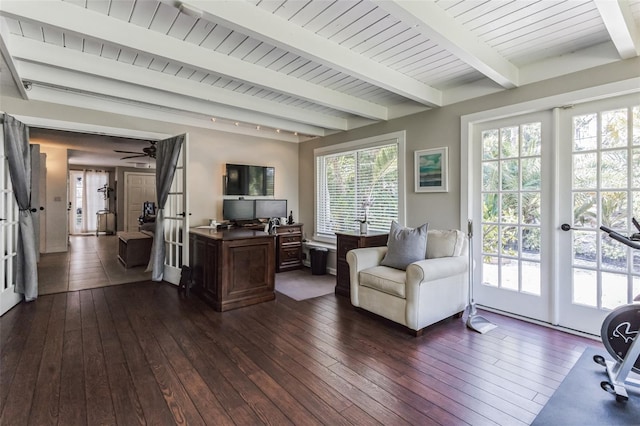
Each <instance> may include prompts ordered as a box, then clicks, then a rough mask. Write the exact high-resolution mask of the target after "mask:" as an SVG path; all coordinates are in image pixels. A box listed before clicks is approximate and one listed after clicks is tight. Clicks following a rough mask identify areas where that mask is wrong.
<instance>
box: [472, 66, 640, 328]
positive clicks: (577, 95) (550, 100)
mask: <svg viewBox="0 0 640 426" xmlns="http://www.w3.org/2000/svg"><path fill="white" fill-rule="evenodd" d="M638 92H640V77H635V78H631V79H628V80H623V81H618V82H614V83H608V84H604V85H601V86H596V87H590V88H587V89H580V90H576V91H573V92H567V93H561V94H558V95H553V96H549V97H546V98H540V99H535V100H532V101H527V102H523V103H519V104H514V105H506V106H502V107H499V108H495V109H490V110H486V111H480V112H477V113H472V114H468V115H463V116H461V118H460V182H461V183H462V184H461V188H460V223H461V224H466V223H467V220H468V219H472V218H473V217H474V211H473V195H474V194H473V188H474V182H475V180H476V179H477V177H478V176H480V174H479V173H480V171H479V170H478V167H477V164H475V163H474V161H473V160H474V158H473V155H472V151H471V149H472V147H473V128H474V125H476V124H479V123H484V122H487V121H493V120H497V119H501V118H507V117H513V116H518V115H522V114H526V113H530V112H535V111H545V110H550V111H553V115H554V122H553V123H552V126H553V127H552V132H553V135H554V138H555V140H556V143H557V141H558V139H559V134H558V126H557V122H558V121H557V119H558V108H559V107H562V106H565V105H571V104H575V103H580V102H587V101H592V100H596V99H606V98H610V97H614V96H619V95H624V94H631V93H638ZM555 161H557V159H554V165H555V167H556V168H557V167H558V165H557V164H556V163H555ZM556 192H557V191H556ZM554 203H555V208H554V210H553V212H552V214H551V216H552V217H551V220H552V221H553V225H552V227H557V228H558V229H559V227H560V225H561V223H562V222H561V221H560V219H559V213H558V210H557V205H558V204H557V199H554ZM558 238H559V236H558V232H554V233H552V235H551V241H550V246H549V247H550V249H551V250H554V251H555V252H557V251H558ZM474 253H476V257H477V256H479V255H480V251H479V250H475V251H474ZM476 263H478V260H477V259H476ZM560 268H562V266H561V265H554V266H553V267H552V269H551V270H550V271H549V274H550V276H551V277H552V279H553V281H552V282H551V283H550V288H549V291H550V293H549V303H550V320H549V323H550V324H552V325H558V323H559V312H558V306H559V281H560V278H559V276H560V274H559V271H558V269H560ZM474 278H475V277H474ZM475 281H476V282H474V286H478V285H479V283H478V282H477V280H475ZM475 288H476V287H474V289H475Z"/></svg>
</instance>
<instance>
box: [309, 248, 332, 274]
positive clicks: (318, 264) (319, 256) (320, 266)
mask: <svg viewBox="0 0 640 426" xmlns="http://www.w3.org/2000/svg"><path fill="white" fill-rule="evenodd" d="M328 252H329V250H327V249H326V248H312V249H309V257H310V258H311V275H324V274H326V273H327V253H328Z"/></svg>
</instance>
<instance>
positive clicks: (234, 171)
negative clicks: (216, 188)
mask: <svg viewBox="0 0 640 426" xmlns="http://www.w3.org/2000/svg"><path fill="white" fill-rule="evenodd" d="M226 173H227V174H226V176H225V195H249V196H261V195H273V194H274V177H275V168H274V167H268V166H249V165H244V164H227V165H226Z"/></svg>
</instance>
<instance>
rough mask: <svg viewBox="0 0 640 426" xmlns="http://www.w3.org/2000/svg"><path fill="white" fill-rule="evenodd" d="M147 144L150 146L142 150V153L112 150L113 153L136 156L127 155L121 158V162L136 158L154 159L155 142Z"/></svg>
mask: <svg viewBox="0 0 640 426" xmlns="http://www.w3.org/2000/svg"><path fill="white" fill-rule="evenodd" d="M149 143H150V144H151V145H150V146H148V147H145V148H142V152H134V151H120V150H117V149H114V152H119V153H122V154H136V155H129V156H126V157H122V158H121V160H126V159H129V158H138V157H150V158H156V141H149Z"/></svg>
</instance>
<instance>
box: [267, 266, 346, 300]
mask: <svg viewBox="0 0 640 426" xmlns="http://www.w3.org/2000/svg"><path fill="white" fill-rule="evenodd" d="M335 288H336V277H335V276H333V275H329V274H327V275H312V274H311V270H310V269H309V268H302V269H296V270H293V271H287V272H280V273H277V274H276V291H277V292H278V293H282V294H284V295H286V296H289V297H290V298H292V299H294V300H305V299H311V298H313V297H320V296H324V295H326V294H331V293H333V292H334V290H335Z"/></svg>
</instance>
